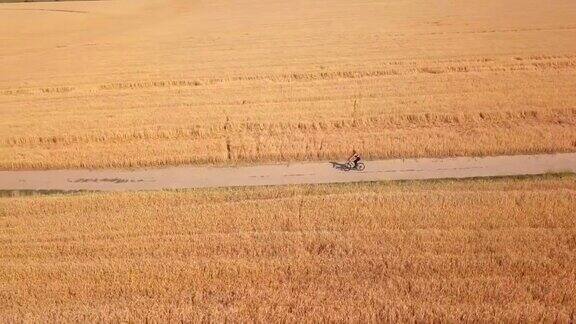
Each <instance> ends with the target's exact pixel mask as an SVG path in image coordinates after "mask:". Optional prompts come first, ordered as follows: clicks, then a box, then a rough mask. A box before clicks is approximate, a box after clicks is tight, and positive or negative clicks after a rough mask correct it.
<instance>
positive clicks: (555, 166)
mask: <svg viewBox="0 0 576 324" xmlns="http://www.w3.org/2000/svg"><path fill="white" fill-rule="evenodd" d="M342 166H343V165H342V164H340V163H336V162H316V163H290V164H276V165H259V166H243V167H193V166H183V167H170V168H162V169H135V170H50V171H0V190H103V191H124V190H160V189H182V188H214V187H235V186H265V185H287V184H317V183H343V182H361V181H382V180H425V179H441V178H472V177H494V176H517V175H535V174H544V173H549V172H576V153H565V154H546V155H517V156H497V157H484V158H470V157H460V158H446V159H398V160H381V161H368V162H366V170H364V171H362V172H359V171H345V170H343V168H342Z"/></svg>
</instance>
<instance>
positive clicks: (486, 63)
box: [0, 55, 576, 96]
mask: <svg viewBox="0 0 576 324" xmlns="http://www.w3.org/2000/svg"><path fill="white" fill-rule="evenodd" d="M455 63H459V64H458V65H454V64H455ZM387 66H394V68H390V67H387ZM383 67H384V68H383V69H376V70H374V69H373V68H372V69H371V70H364V71H363V70H356V71H324V72H322V71H319V72H307V73H290V74H267V75H238V76H229V77H225V78H210V77H208V78H199V79H196V80H146V81H133V82H116V83H108V84H100V85H96V86H90V87H87V86H88V85H86V86H78V87H75V86H60V87H44V88H19V89H4V90H0V95H4V96H18V95H32V94H44V95H53V94H60V93H67V92H72V91H81V90H84V91H98V90H140V89H150V88H159V89H162V88H185V87H199V86H211V85H215V84H220V83H230V82H245V81H269V82H310V81H318V80H343V79H344V80H345V79H360V78H382V77H390V76H401V75H409V74H415V73H416V74H443V73H467V72H520V71H538V70H573V69H575V68H576V60H575V59H574V56H572V55H566V56H565V57H545V58H540V57H538V56H536V57H520V56H516V57H513V58H508V60H506V61H502V59H501V58H500V59H499V60H498V61H497V63H495V62H494V61H493V60H492V59H486V58H485V59H478V60H448V61H446V62H440V61H430V62H426V63H423V62H421V61H407V62H396V63H392V62H388V63H385V64H383ZM386 67H387V68H386Z"/></svg>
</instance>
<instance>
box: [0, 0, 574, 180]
mask: <svg viewBox="0 0 576 324" xmlns="http://www.w3.org/2000/svg"><path fill="white" fill-rule="evenodd" d="M1 9H2V10H0V41H1V42H2V46H1V47H0V66H2V72H1V73H0V168H2V169H22V168H65V167H72V168H75V167H110V166H113V167H118V166H144V165H146V166H149V165H166V164H181V163H246V162H252V161H259V162H262V161H287V160H315V159H331V158H340V157H342V156H345V155H346V154H348V153H349V151H350V150H351V148H352V147H356V148H357V149H359V150H360V151H362V152H363V153H364V154H365V155H366V156H367V157H369V158H389V157H409V156H411V157H416V156H455V155H495V154H516V153H539V152H564V151H575V150H576V127H575V126H576V91H574V89H576V77H575V76H576V42H574V41H573V40H574V39H575V38H576V24H575V23H574V21H576V2H574V1H572V0H554V1H548V2H545V3H544V2H538V1H530V2H526V1H520V0H506V1H500V0H489V1H482V2H478V3H472V2H469V1H467V2H465V3H459V2H444V3H442V4H438V3H433V2H426V1H414V0H406V1H393V2H392V1H364V0H362V1H345V0H335V1H332V2H331V3H330V4H329V5H326V4H323V3H322V4H320V3H318V2H317V1H303V0H299V1H296V2H294V1H290V2H286V1H280V0H271V1H265V2H263V1H259V0H258V1H256V0H253V1H223V0H218V1H210V2H209V3H207V2H203V3H199V2H194V1H188V0H171V1H168V0H162V1H161V0H146V1H141V0H138V1H136V0H126V1H95V2H66V3H29V4H3V5H2V8H1ZM520 9H521V10H520ZM30 21H35V24H30V23H29V22H30Z"/></svg>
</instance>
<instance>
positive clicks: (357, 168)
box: [344, 161, 366, 171]
mask: <svg viewBox="0 0 576 324" xmlns="http://www.w3.org/2000/svg"><path fill="white" fill-rule="evenodd" d="M364 169H366V165H365V164H364V163H362V162H358V163H356V166H354V162H352V161H348V162H346V164H345V168H344V171H350V170H355V171H364Z"/></svg>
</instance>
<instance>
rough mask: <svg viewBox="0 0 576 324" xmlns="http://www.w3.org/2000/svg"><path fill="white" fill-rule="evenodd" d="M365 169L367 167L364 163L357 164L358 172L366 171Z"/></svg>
mask: <svg viewBox="0 0 576 324" xmlns="http://www.w3.org/2000/svg"><path fill="white" fill-rule="evenodd" d="M364 169H366V166H365V165H364V163H362V162H358V164H356V170H358V171H364Z"/></svg>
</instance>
